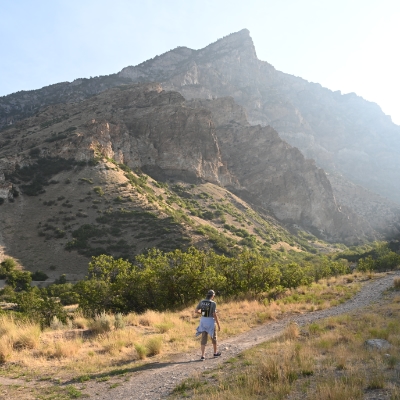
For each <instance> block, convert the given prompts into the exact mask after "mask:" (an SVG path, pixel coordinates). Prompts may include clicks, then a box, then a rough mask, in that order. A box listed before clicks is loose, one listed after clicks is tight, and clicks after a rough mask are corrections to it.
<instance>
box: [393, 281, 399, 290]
mask: <svg viewBox="0 0 400 400" xmlns="http://www.w3.org/2000/svg"><path fill="white" fill-rule="evenodd" d="M393 286H394V288H395V289H396V290H399V289H400V278H394V280H393Z"/></svg>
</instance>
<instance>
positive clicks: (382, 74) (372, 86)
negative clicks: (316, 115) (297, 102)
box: [0, 0, 400, 125]
mask: <svg viewBox="0 0 400 400" xmlns="http://www.w3.org/2000/svg"><path fill="white" fill-rule="evenodd" d="M0 18H1V22H0V49H1V56H0V96H3V95H6V94H9V93H13V92H16V91H19V90H31V89H38V88H41V87H43V86H46V85H49V84H53V83H57V82H62V81H72V80H74V79H76V78H80V77H90V76H97V75H107V74H111V73H115V72H118V71H119V70H121V69H122V68H124V67H126V66H128V65H136V64H139V63H140V62H142V61H145V60H147V59H149V58H152V57H154V56H155V55H158V54H162V53H164V52H165V51H168V50H170V49H173V48H175V47H177V46H186V47H190V48H192V49H199V48H202V47H205V46H206V45H208V44H209V43H212V42H214V41H216V40H217V39H218V38H221V37H223V36H226V35H228V34H229V33H232V32H236V31H239V30H241V29H243V28H247V29H249V30H250V34H251V36H252V38H253V41H254V44H255V47H256V51H257V55H258V58H259V59H261V60H264V61H268V62H269V63H271V64H272V65H273V66H274V67H275V68H276V69H278V70H281V71H283V72H286V73H290V74H293V75H296V76H300V77H302V78H304V79H307V80H308V81H311V82H318V83H321V84H322V85H323V86H325V87H328V88H329V89H332V90H341V91H342V93H348V92H356V93H357V94H358V95H360V96H362V97H364V98H365V99H367V100H370V101H374V102H376V103H378V104H379V105H380V106H381V108H382V109H383V111H384V112H385V113H386V114H388V115H391V116H392V119H393V121H394V122H396V123H397V124H399V125H400V106H399V103H400V55H399V54H398V53H399V45H398V42H399V40H400V22H399V21H400V1H399V0H345V1H344V0H333V1H331V0H315V1H314V0H242V1H236V0H201V1H198V0H112V1H110V0H79V1H77V0H35V1H32V0H12V1H11V0H0Z"/></svg>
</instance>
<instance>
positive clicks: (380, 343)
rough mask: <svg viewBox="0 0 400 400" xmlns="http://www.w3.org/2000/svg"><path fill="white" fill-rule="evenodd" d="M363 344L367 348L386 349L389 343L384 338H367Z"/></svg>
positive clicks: (389, 345)
mask: <svg viewBox="0 0 400 400" xmlns="http://www.w3.org/2000/svg"><path fill="white" fill-rule="evenodd" d="M365 346H366V347H367V349H369V350H386V349H388V348H390V347H391V344H390V343H389V342H388V341H387V340H385V339H368V340H366V341H365Z"/></svg>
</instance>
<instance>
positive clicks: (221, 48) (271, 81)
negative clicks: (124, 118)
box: [0, 29, 400, 230]
mask: <svg viewBox="0 0 400 400" xmlns="http://www.w3.org/2000/svg"><path fill="white" fill-rule="evenodd" d="M149 81H151V82H161V85H162V88H163V89H164V90H170V91H175V92H179V93H180V94H181V95H182V96H183V97H184V98H185V99H187V100H190V99H216V98H222V97H227V96H230V97H232V98H233V99H234V101H235V102H237V103H238V104H240V105H242V106H243V107H244V109H245V113H246V115H247V119H248V121H249V122H250V124H252V125H261V126H271V127H272V128H274V129H275V131H276V132H278V134H279V136H280V137H281V138H283V139H284V140H286V141H287V142H288V143H289V144H291V145H292V146H295V147H297V148H299V149H300V150H301V152H302V153H303V155H304V156H305V157H307V158H312V159H314V160H315V162H316V165H317V166H318V167H320V168H321V167H322V168H324V170H326V171H327V172H329V175H328V179H330V183H331V186H333V190H334V194H335V197H336V200H337V202H338V203H340V204H343V205H348V206H350V207H351V208H353V210H354V211H356V212H357V214H359V215H360V216H363V217H365V216H368V214H371V212H370V211H368V213H365V210H367V209H368V210H374V209H375V210H376V214H375V217H374V218H373V219H372V220H371V222H372V223H373V224H374V228H376V229H379V230H384V227H385V226H388V225H389V224H390V223H391V221H392V220H393V218H392V217H393V216H397V215H398V213H399V206H398V203H400V186H399V185H398V181H399V177H400V157H399V156H400V154H399V153H400V127H399V126H397V125H395V124H393V123H392V122H391V120H390V117H388V116H386V115H384V114H383V113H382V111H381V110H380V108H379V107H378V106H377V105H376V104H374V103H370V102H367V101H365V100H363V99H362V98H360V97H358V96H356V95H355V94H349V95H341V94H340V93H339V92H332V91H330V90H328V89H325V88H323V87H321V86H320V85H319V84H314V83H310V82H307V81H305V80H303V79H301V78H298V77H294V76H291V75H288V74H285V73H282V72H279V71H277V70H275V68H274V67H273V66H272V65H270V64H269V63H267V62H264V61H260V60H258V58H257V55H256V51H255V48H254V45H253V42H252V39H251V37H250V35H249V31H247V30H246V29H245V30H242V31H240V32H237V33H234V34H231V35H229V36H227V37H225V38H223V39H221V40H218V41H217V42H215V43H212V44H210V45H209V46H207V47H206V48H204V49H200V50H191V49H188V48H185V47H178V48H176V49H174V50H171V51H169V52H167V53H165V54H163V55H161V56H157V57H155V58H153V59H151V60H148V61H146V62H143V63H142V64H139V65H137V66H134V67H127V68H124V69H123V70H122V71H121V72H120V73H118V74H116V75H110V76H107V77H97V78H93V79H84V80H76V81H74V82H72V83H61V84H58V85H53V86H49V87H47V88H43V89H40V90H36V91H30V92H19V93H15V94H13V95H10V96H5V97H3V98H1V99H0V125H3V126H5V125H6V124H10V123H12V122H13V121H15V120H18V119H20V118H22V117H26V116H28V115H33V114H34V113H36V112H37V110H38V109H39V108H40V107H41V106H43V105H47V104H55V103H57V102H64V103H68V102H76V101H82V100H83V99H86V98H89V97H91V96H93V95H95V94H96V93H100V92H102V91H104V90H106V89H107V88H110V87H113V86H118V85H121V84H123V83H126V82H149ZM182 100H183V99H182ZM145 108H146V107H145V106H144V107H143V109H145ZM143 112H145V111H143ZM240 112H243V111H240ZM215 116H216V113H214V118H215ZM95 117H96V118H94V119H96V121H97V122H96V123H95V124H98V120H99V118H98V115H97V116H95ZM173 118H176V119H175V121H177V120H180V119H182V120H184V119H185V116H183V115H180V116H177V115H176V116H174V117H173ZM196 118H203V117H200V115H199V116H197V117H196ZM189 119H190V118H189ZM135 123H136V121H132V122H128V125H129V124H133V125H131V126H134V124H135ZM11 126H12V125H11ZM96 126H97V125H96ZM92 128H93V129H94V127H92ZM137 128H138V129H139V130H141V129H145V128H144V127H142V126H137ZM150 128H151V127H150ZM88 129H89V127H88ZM96 129H97V128H96ZM98 129H103V130H104V132H106V131H107V129H108V128H104V127H103V128H100V127H99V128H98ZM113 129H114V128H113ZM118 129H119V128H118ZM135 129H136V128H135ZM151 129H153V128H151ZM257 129H259V128H257ZM181 140H184V138H183V137H181ZM6 144H7V137H6V136H4V139H3V141H2V142H0V147H1V146H2V145H3V146H4V145H6ZM140 144H141V142H138V143H137V145H138V146H140ZM164 145H165V143H164V144H163V146H164ZM282 146H284V145H283V144H282ZM135 148H136V147H135ZM143 148H144V147H143V146H142V148H141V149H142V150H143ZM121 149H122V148H121ZM132 151H133V153H132V155H130V154H125V155H124V156H125V157H130V158H129V159H130V160H131V161H132V163H135V162H136V163H137V162H139V161H138V160H139V158H140V157H139V156H138V155H136V156H135V155H134V152H135V150H132ZM291 152H293V151H292V150H291ZM293 154H294V153H293ZM170 155H171V156H172V157H176V154H175V153H174V152H169V153H168V152H166V153H165V154H164V163H163V164H162V165H163V167H162V168H161V167H159V166H156V165H155V161H154V159H153V155H151V154H149V155H147V157H148V158H147V160H148V163H145V164H144V165H143V166H144V168H145V169H146V170H147V171H151V173H153V174H159V176H168V175H169V174H171V173H174V174H175V173H177V171H178V170H177V169H175V166H174V165H168V163H169V161H166V160H167V159H168V158H169V156H170ZM259 156H260V157H261V154H260V155H259ZM135 157H136V158H135ZM138 157H139V158H138ZM158 157H160V159H159V160H158V161H160V162H161V158H162V155H160V154H158ZM291 157H295V156H294V155H292V156H291ZM296 157H298V156H296ZM195 159H196V157H195ZM141 161H143V159H141ZM276 161H277V162H278V163H280V161H278V160H276ZM177 162H178V161H177ZM201 165H202V167H204V171H205V170H207V171H208V172H207V174H208V176H209V178H207V179H210V181H211V180H212V179H214V178H211V177H212V176H216V175H215V174H216V172H215V171H216V168H217V169H218V168H219V169H221V168H222V169H221V170H224V168H226V166H222V167H221V166H218V167H217V166H215V165H213V166H211V165H208V166H207V159H205V160H202V164H201ZM276 168H279V167H278V166H276ZM182 174H183V175H182V176H185V174H186V172H182ZM333 176H340V177H341V178H340V179H331V177H333ZM218 179H220V182H222V181H223V182H224V184H225V183H226V182H225V181H224V179H225V178H223V179H222V178H221V177H219V178H218ZM221 179H222V181H221ZM230 179H231V177H228V178H227V180H228V181H229V180H230ZM292 179H294V178H293V177H292ZM296 179H300V177H298V178H296ZM352 185H362V186H363V187H364V188H366V189H368V190H370V191H372V192H375V193H378V194H379V195H380V196H381V197H380V198H379V205H378V206H377V207H375V208H374V205H375V204H376V200H377V197H376V196H375V195H374V194H373V193H371V195H369V192H368V190H364V191H363V195H362V196H361V197H358V198H357V201H353V200H352V199H353V198H354V196H353V194H354V191H353V190H352V189H351V190H350V193H349V192H348V191H347V189H348V188H349V187H351V186H352ZM292 186H293V185H292ZM294 186H296V185H294ZM382 196H383V197H382ZM384 197H387V198H389V199H391V200H392V201H393V202H395V203H396V204H393V203H390V202H389V201H387V200H385V198H384ZM277 198H280V199H281V200H279V201H283V203H282V210H283V208H284V207H283V204H284V203H285V201H284V199H285V197H284V196H281V197H279V196H277ZM303 200H304V199H303ZM303 204H304V203H303ZM342 210H343V208H342ZM282 213H283V214H282V215H283V216H285V218H286V217H287V218H288V219H289V220H290V219H291V215H292V214H291V213H293V210H292V211H290V212H283V211H282ZM304 220H305V219H304ZM356 225H357V224H356ZM389 230H390V229H389Z"/></svg>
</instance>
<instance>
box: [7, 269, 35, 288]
mask: <svg viewBox="0 0 400 400" xmlns="http://www.w3.org/2000/svg"><path fill="white" fill-rule="evenodd" d="M31 282H32V275H31V273H30V272H28V271H11V272H9V273H8V274H7V279H6V284H7V285H9V286H11V287H12V288H14V290H15V291H16V292H20V291H23V290H24V291H27V290H29V289H30V287H31Z"/></svg>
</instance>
